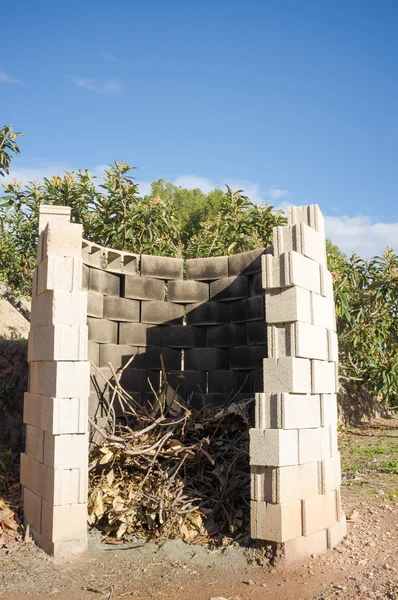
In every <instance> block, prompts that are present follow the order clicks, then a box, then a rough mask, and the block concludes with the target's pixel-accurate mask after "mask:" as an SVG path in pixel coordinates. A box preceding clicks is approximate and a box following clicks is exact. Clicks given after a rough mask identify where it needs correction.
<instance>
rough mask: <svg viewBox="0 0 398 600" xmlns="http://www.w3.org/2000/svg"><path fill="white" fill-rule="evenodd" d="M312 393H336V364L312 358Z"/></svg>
mask: <svg viewBox="0 0 398 600" xmlns="http://www.w3.org/2000/svg"><path fill="white" fill-rule="evenodd" d="M311 364H312V393H313V394H334V393H336V392H337V389H336V364H335V363H334V362H326V361H321V360H312V361H311Z"/></svg>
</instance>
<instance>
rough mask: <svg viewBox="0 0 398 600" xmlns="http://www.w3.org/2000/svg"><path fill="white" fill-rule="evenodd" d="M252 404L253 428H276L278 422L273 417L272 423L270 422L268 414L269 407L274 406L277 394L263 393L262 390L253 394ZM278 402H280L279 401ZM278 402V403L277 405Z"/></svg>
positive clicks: (269, 412) (269, 411)
mask: <svg viewBox="0 0 398 600" xmlns="http://www.w3.org/2000/svg"><path fill="white" fill-rule="evenodd" d="M254 397H255V404H254V422H255V429H277V428H278V424H277V421H276V419H275V422H274V423H271V422H270V417H269V415H270V414H271V408H270V406H271V405H272V406H273V407H275V406H276V399H277V397H278V395H277V394H264V393H262V392H260V393H256V394H255V396H254ZM279 404H280V403H279ZM279 404H278V405H279Z"/></svg>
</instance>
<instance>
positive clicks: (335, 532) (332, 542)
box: [327, 512, 347, 549]
mask: <svg viewBox="0 0 398 600" xmlns="http://www.w3.org/2000/svg"><path fill="white" fill-rule="evenodd" d="M346 536H347V523H346V516H345V514H344V513H343V512H342V513H341V519H340V520H339V521H337V523H335V524H334V525H332V527H329V528H328V530H327V541H328V548H329V549H332V548H335V547H336V546H338V545H339V544H340V542H341V541H342V540H343V539H344V538H345V537H346Z"/></svg>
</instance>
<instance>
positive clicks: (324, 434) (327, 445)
mask: <svg viewBox="0 0 398 600" xmlns="http://www.w3.org/2000/svg"><path fill="white" fill-rule="evenodd" d="M319 439H320V444H321V446H320V459H321V460H324V459H326V458H330V457H331V456H333V453H332V450H331V448H332V446H331V439H330V426H329V427H321V428H320V429H319Z"/></svg>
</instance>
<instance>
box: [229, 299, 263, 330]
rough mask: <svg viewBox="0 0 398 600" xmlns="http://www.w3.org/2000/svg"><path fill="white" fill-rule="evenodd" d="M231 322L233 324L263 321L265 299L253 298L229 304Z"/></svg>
mask: <svg viewBox="0 0 398 600" xmlns="http://www.w3.org/2000/svg"><path fill="white" fill-rule="evenodd" d="M230 307H231V321H232V322H233V323H246V322H247V321H259V320H260V319H264V308H265V298H264V296H253V297H252V298H247V299H246V300H238V301H236V302H231V304H230Z"/></svg>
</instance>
